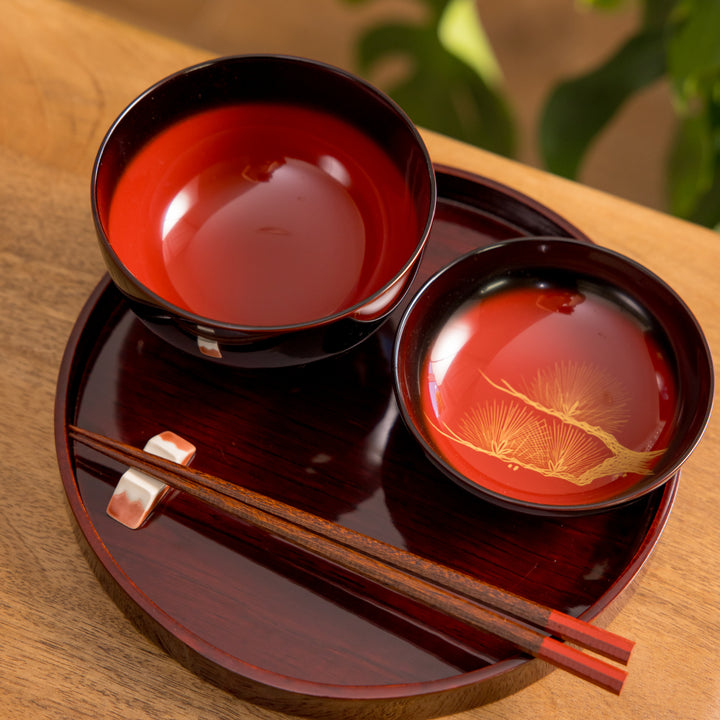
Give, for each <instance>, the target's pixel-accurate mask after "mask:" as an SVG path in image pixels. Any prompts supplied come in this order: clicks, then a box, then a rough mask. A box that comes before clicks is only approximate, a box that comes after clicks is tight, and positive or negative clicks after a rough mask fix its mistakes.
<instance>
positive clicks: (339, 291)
mask: <svg viewBox="0 0 720 720" xmlns="http://www.w3.org/2000/svg"><path fill="white" fill-rule="evenodd" d="M435 201H436V185H435V176H434V171H433V167H432V163H431V162H430V158H429V156H428V153H427V149H426V147H425V145H424V143H423V141H422V139H421V137H420V135H419V133H418V131H417V130H416V128H415V127H414V125H413V124H412V122H411V121H410V120H409V118H408V117H407V116H406V115H405V113H404V112H403V111H402V110H401V108H399V107H398V106H397V105H396V104H395V103H394V102H393V101H392V100H390V99H389V98H387V97H386V96H385V95H384V94H383V93H381V92H380V91H379V90H377V89H376V88H374V87H372V86H371V85H369V84H368V83H366V82H364V81H363V80H361V79H359V78H357V77H354V76H353V75H351V74H349V73H347V72H345V71H343V70H340V69H338V68H334V67H332V66H329V65H326V64H323V63H319V62H315V61H312V60H306V59H303V58H295V57H287V56H278V55H244V56H234V57H225V58H220V59H216V60H212V61H209V62H206V63H202V64H200V65H197V66H193V67H190V68H187V69H185V70H182V71H180V72H178V73H176V74H174V75H172V76H170V77H168V78H165V79H163V80H161V81H160V82H158V83H157V84H155V85H154V86H153V87H151V88H149V89H148V90H147V91H145V92H144V93H143V94H142V95H140V96H139V97H138V98H137V99H136V100H135V101H133V102H132V103H131V104H130V105H129V106H128V107H127V108H126V109H125V110H124V111H123V112H122V114H121V115H120V116H119V117H118V119H117V120H116V121H115V123H114V124H113V125H112V127H111V128H110V129H109V131H108V133H107V135H106V137H105V138H104V140H103V142H102V144H101V146H100V149H99V151H98V155H97V158H96V161H95V165H94V168H93V174H92V210H93V216H94V221H95V226H96V230H97V235H98V239H99V243H100V248H101V251H102V254H103V258H104V261H105V264H106V267H107V269H108V272H109V274H110V276H111V278H112V280H113V282H114V283H115V284H116V285H117V287H118V288H119V289H120V291H121V292H122V293H123V294H124V295H125V297H126V299H127V300H128V302H129V303H130V306H131V308H132V310H133V311H134V312H135V313H136V314H137V315H138V316H139V317H140V319H141V320H143V321H144V322H145V324H146V325H148V327H149V328H150V329H151V330H153V331H154V332H156V333H157V334H158V335H160V336H161V337H162V338H163V339H165V340H166V341H168V342H169V343H171V344H172V345H174V346H175V347H176V348H178V349H180V350H183V351H186V352H190V353H191V354H193V355H196V356H198V357H204V358H209V359H211V360H215V361H217V362H220V363H223V364H228V365H231V366H240V367H248V368H254V367H280V366H289V365H297V364H304V363H307V362H310V361H314V360H319V359H322V358H325V357H329V356H332V355H336V354H338V353H342V352H344V351H346V350H348V349H350V348H352V347H354V346H355V345H357V344H358V343H359V342H361V341H362V340H364V339H365V338H366V337H367V336H368V335H370V334H371V333H372V332H374V331H375V330H376V329H377V328H378V327H379V325H380V324H382V322H383V321H384V320H385V319H386V318H387V317H388V316H389V314H390V313H391V312H392V311H393V310H394V309H395V308H396V307H397V305H398V303H399V302H400V301H401V300H402V299H403V297H404V295H405V294H406V292H407V290H408V288H409V287H410V285H411V283H412V280H413V278H414V275H415V272H416V270H417V267H418V265H419V262H420V260H421V257H422V253H423V249H424V247H425V244H426V241H427V238H428V234H429V230H430V226H431V223H432V219H433V214H434V209H435Z"/></svg>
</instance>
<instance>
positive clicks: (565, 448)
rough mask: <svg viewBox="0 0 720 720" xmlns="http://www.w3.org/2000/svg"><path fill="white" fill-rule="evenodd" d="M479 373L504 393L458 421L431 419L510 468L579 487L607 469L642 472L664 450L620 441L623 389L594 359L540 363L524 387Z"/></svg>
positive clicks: (625, 408) (444, 431) (442, 429)
mask: <svg viewBox="0 0 720 720" xmlns="http://www.w3.org/2000/svg"><path fill="white" fill-rule="evenodd" d="M481 374H482V376H483V377H484V378H485V380H486V381H487V382H488V384H489V385H490V386H491V387H493V388H495V389H496V390H499V391H501V392H502V393H504V394H506V395H508V396H509V397H508V399H507V400H498V399H493V400H491V401H489V402H486V403H480V404H478V405H476V406H475V407H473V408H471V409H470V410H469V411H468V412H467V413H466V414H465V415H464V416H463V417H462V419H461V420H460V422H459V423H458V426H457V428H452V427H450V426H448V425H447V424H443V427H438V425H437V424H436V423H433V424H434V425H435V427H436V429H437V430H438V431H439V432H441V433H442V434H443V435H444V436H445V437H447V438H449V439H451V440H453V441H454V442H456V443H458V444H460V445H463V446H465V447H467V448H470V449H471V450H473V451H475V452H478V453H482V454H485V455H488V456H491V457H494V458H496V459H498V460H502V461H503V462H505V463H507V464H508V465H509V466H510V467H511V468H514V469H517V468H520V467H522V468H524V469H526V470H531V471H534V472H538V473H540V474H541V475H544V476H547V477H557V478H560V479H563V480H567V481H568V482H571V483H573V484H575V485H579V486H582V485H588V484H590V483H591V482H593V481H594V480H597V479H598V478H601V477H605V476H606V475H610V474H617V475H621V474H623V473H639V474H646V473H648V472H649V471H650V469H651V467H652V461H653V460H654V459H655V458H656V457H658V456H659V455H661V454H662V453H663V452H664V450H655V451H651V452H638V451H635V450H631V449H630V448H627V447H625V446H623V445H622V444H621V443H620V441H619V440H618V439H617V438H616V436H615V435H614V434H613V433H614V432H617V430H618V429H619V428H621V427H622V426H623V425H624V424H625V423H626V422H627V421H628V419H629V410H628V398H627V393H626V392H625V391H624V390H623V388H622V386H621V385H620V383H619V382H617V381H616V380H615V378H613V377H612V376H610V375H609V374H608V373H606V372H604V371H601V370H600V369H598V368H596V367H594V366H592V365H589V364H581V363H557V364H556V365H554V366H552V367H551V368H546V369H542V370H540V371H538V373H537V374H536V376H535V377H534V378H533V379H532V380H531V381H530V382H529V383H527V384H525V385H524V386H523V388H524V390H525V392H520V391H519V390H516V389H515V388H514V387H512V386H511V385H510V384H509V383H508V382H507V381H505V380H501V381H500V382H497V383H496V382H494V381H492V380H491V379H490V378H488V377H487V375H485V374H484V373H482V371H481Z"/></svg>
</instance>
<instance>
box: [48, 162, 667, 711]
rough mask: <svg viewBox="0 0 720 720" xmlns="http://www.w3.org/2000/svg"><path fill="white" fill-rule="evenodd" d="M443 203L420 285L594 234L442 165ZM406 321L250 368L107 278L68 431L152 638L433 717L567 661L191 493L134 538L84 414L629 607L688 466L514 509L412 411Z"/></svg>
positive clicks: (214, 466)
mask: <svg viewBox="0 0 720 720" xmlns="http://www.w3.org/2000/svg"><path fill="white" fill-rule="evenodd" d="M436 171H437V177H438V191H439V203H438V210H437V215H436V220H435V224H434V227H433V231H432V234H431V238H430V242H429V245H428V249H427V252H426V255H425V257H424V259H423V264H422V266H421V269H420V273H419V276H418V278H417V280H416V288H417V287H419V285H420V284H421V283H422V282H423V281H424V280H425V279H427V278H428V277H429V276H430V275H431V274H432V273H433V272H435V271H436V270H437V269H439V268H440V267H442V266H443V265H445V264H446V263H448V262H449V261H451V260H452V259H454V258H455V257H457V256H458V255H460V254H462V253H464V252H467V251H469V250H471V249H473V248H475V247H478V246H481V245H486V244H489V243H491V242H494V241H498V240H503V239H507V238H513V237H518V236H524V235H561V236H571V237H576V238H580V239H585V240H587V238H586V237H585V236H584V235H583V234H582V233H581V232H580V231H579V230H577V229H576V228H574V227H572V226H571V225H570V224H569V223H567V222H566V221H564V220H563V219H562V218H560V217H558V216H557V215H556V214H555V213H553V212H552V211H550V210H548V209H547V208H544V207H542V206H541V205H539V204H538V203H536V202H534V201H533V200H531V199H530V198H527V197H525V196H523V195H520V194H518V193H516V192H515V191H513V190H511V189H510V188H507V187H504V186H501V185H498V184H496V183H494V182H492V181H489V180H486V179H483V178H480V177H477V176H471V175H467V174H465V173H462V172H460V171H456V170H453V169H450V168H446V167H438V168H437V169H436ZM401 311H402V309H400V310H399V311H398V312H397V313H395V315H394V316H393V317H392V318H391V319H390V320H389V321H388V322H387V323H386V324H385V325H384V326H383V327H382V328H381V330H380V331H379V332H378V333H376V334H375V335H374V336H372V337H371V338H370V339H369V340H368V341H367V342H365V343H364V344H363V345H362V346H361V347H359V348H357V349H355V350H353V351H351V352H350V353H348V354H346V355H345V356H343V357H340V358H335V359H332V360H327V361H322V362H320V363H316V364H311V365H308V366H305V367H300V368H292V369H289V370H272V371H257V370H254V371H239V370H235V369H229V368H224V367H221V366H219V365H215V364H211V363H209V362H206V361H201V360H197V359H195V358H192V357H189V356H185V355H181V354H179V353H177V352H176V351H174V350H173V349H172V348H170V347H168V346H167V345H165V344H164V343H162V342H161V341H160V340H158V339H157V338H156V337H155V336H154V335H153V334H152V333H150V332H149V331H148V330H147V329H146V328H145V327H144V325H142V324H141V323H140V322H139V321H138V320H137V319H136V318H135V317H134V316H133V315H132V314H131V313H130V311H129V310H128V308H127V306H126V304H125V302H124V300H123V299H122V297H121V296H120V295H119V293H118V292H117V291H116V290H115V288H114V287H113V286H112V285H111V284H110V282H109V280H108V279H107V278H104V279H103V280H102V281H101V282H100V284H99V285H98V287H97V288H96V290H95V291H94V292H93V294H92V296H91V297H90V298H89V300H88V302H87V304H86V307H85V308H84V310H83V312H82V314H81V315H80V317H79V319H78V322H77V325H76V327H75V329H74V331H73V334H72V336H71V338H70V340H69V343H68V347H67V350H66V354H65V357H64V360H63V363H62V367H61V370H60V377H59V382H58V395H57V403H56V420H55V424H56V438H57V452H58V460H59V466H60V470H61V475H62V480H63V483H64V487H65V491H66V494H67V498H68V501H69V506H70V509H71V516H72V518H73V520H74V523H75V526H76V530H77V535H78V538H79V540H80V542H81V545H82V546H83V548H84V550H85V551H86V554H87V556H88V559H89V561H90V563H91V565H92V567H93V569H94V570H95V571H96V573H97V575H98V577H99V579H100V580H101V582H102V583H103V585H104V587H105V588H106V590H107V591H108V592H109V593H110V594H111V596H112V597H113V598H114V599H115V601H116V602H117V603H118V605H119V606H120V607H121V608H122V609H123V610H124V611H125V612H126V613H127V614H128V616H129V617H130V618H131V619H133V620H134V621H135V622H136V623H137V625H138V626H139V627H140V628H141V630H142V631H143V632H145V633H147V634H148V635H149V636H150V637H152V638H153V639H155V640H156V641H158V642H159V643H160V644H161V645H162V647H164V648H165V649H166V650H167V651H168V652H169V653H170V654H171V655H172V656H173V657H175V658H176V659H178V660H179V661H180V662H182V663H183V664H185V665H186V666H188V667H189V668H190V669H191V670H193V671H194V672H196V673H198V674H199V675H201V676H203V677H205V678H206V679H208V680H210V681H212V682H215V683H217V684H219V685H220V686H222V687H224V688H226V689H228V690H230V691H232V692H236V693H238V694H241V695H243V696H244V697H246V698H249V699H251V700H253V701H255V702H258V703H262V704H267V705H269V706H272V707H275V708H278V709H281V710H285V711H288V712H294V713H297V714H307V715H321V714H327V713H342V714H343V715H344V716H345V715H347V716H353V717H355V716H357V717H360V716H365V715H367V716H368V717H371V716H373V715H374V713H375V712H379V706H382V711H383V712H387V713H391V714H392V715H391V716H392V717H402V716H407V717H414V718H419V717H423V716H424V717H431V716H437V715H441V714H447V713H450V712H457V711H459V710H462V709H465V708H468V707H471V706H473V705H477V704H479V703H484V702H489V701H492V700H494V699H497V698H499V697H502V696H504V695H507V694H509V693H511V692H514V691H516V690H518V689H520V688H521V687H524V686H525V685H527V684H528V683H530V682H533V681H535V680H536V679H538V678H539V677H541V676H542V675H543V674H545V673H546V672H547V671H548V670H549V668H548V667H547V666H545V664H544V663H541V662H539V661H537V660H530V659H529V658H527V657H525V656H523V655H521V654H518V652H517V651H516V650H515V649H514V648H513V647H512V646H510V645H508V644H507V643H504V642H502V641H499V640H497V639H495V638H492V637H488V636H486V635H483V634H481V633H477V632H472V631H469V630H468V629H467V628H466V627H464V626H462V625H460V624H459V623H456V622H454V621H452V620H448V619H447V618H444V617H442V616H439V615H438V614H436V613H433V612H430V611H427V610H425V609H423V608H421V607H418V606H416V605H414V604H413V603H412V602H410V601H408V600H406V599H404V598H400V597H397V596H395V595H393V594H392V593H390V592H389V591H386V590H382V589H380V588H378V587H376V586H373V585H371V584H370V583H368V582H366V581H363V580H360V579H358V578H356V577H353V576H351V575H349V574H347V573H345V572H343V571H342V570H340V569H338V568H337V567H334V566H332V565H331V564H329V563H327V562H324V561H321V560H320V559H318V558H315V557H311V556H308V555H307V554H305V553H303V552H300V551H296V550H294V549H293V548H291V547H289V546H288V545H287V544H286V543H283V542H281V541H279V540H276V539H274V538H272V537H269V536H268V535H266V534H265V533H262V532H260V531H257V530H254V529H252V528H249V527H247V526H245V525H244V524H242V523H241V522H238V521H235V520H232V519H230V518H228V517H225V516H222V515H220V514H218V513H216V512H215V511H212V510H209V509H208V508H206V507H203V506H201V505H200V504H199V503H197V502H195V501H194V500H192V499H190V498H188V497H186V496H181V495H178V494H175V495H172V496H171V497H170V498H169V499H168V501H167V502H166V503H165V504H164V505H163V507H162V511H161V512H157V513H156V514H155V516H154V517H153V518H152V520H151V521H150V523H149V524H148V525H147V526H146V527H144V528H143V529H141V530H139V531H132V530H128V529H127V528H125V527H123V526H121V525H120V524H118V523H117V522H115V521H113V520H111V519H110V518H109V517H107V515H106V514H105V508H106V506H107V503H108V500H109V498H110V495H111V493H112V491H113V488H114V486H115V484H116V483H117V480H118V479H119V476H120V474H121V473H122V472H123V470H124V468H122V467H121V466H119V465H117V464H116V463H114V462H112V461H109V460H107V459H105V458H103V457H101V456H100V455H98V454H96V453H94V452H92V451H90V450H87V449H85V448H82V447H80V446H74V445H72V444H71V443H70V442H69V441H68V439H67V433H66V428H67V424H68V423H76V424H78V425H80V426H82V427H85V428H87V429H89V430H94V431H96V432H101V433H104V434H106V435H109V436H112V437H115V438H118V439H121V440H123V441H125V442H127V443H131V444H134V445H136V446H140V447H142V446H143V445H144V444H145V442H146V441H147V439H148V438H149V437H150V436H152V435H154V434H156V433H158V432H160V431H162V430H172V431H174V432H176V433H178V434H179V435H181V436H182V437H185V438H187V439H188V440H190V441H191V442H192V443H194V444H195V445H196V446H197V448H198V451H197V456H196V458H195V460H194V461H193V467H196V468H198V469H201V470H204V471H206V472H209V473H213V474H216V475H220V476H222V477H225V478H227V479H232V480H234V481H237V482H238V483H240V484H243V485H245V486H247V487H250V488H252V489H255V490H259V491H260V492H263V493H265V494H267V495H271V496H273V497H277V498H280V499H282V500H284V501H286V502H289V503H291V504H294V505H296V506H298V507H301V508H303V509H305V510H309V511H311V512H314V513H317V514H318V515H321V516H323V517H326V518H328V519H332V520H335V521H337V522H339V523H341V524H343V525H345V526H347V527H351V528H354V529H356V530H359V531H361V532H364V533H366V534H369V535H373V536H375V537H378V538H380V539H382V540H384V541H386V542H390V543H394V544H397V545H399V546H402V547H405V548H408V549H410V550H412V551H414V552H417V553H419V554H421V555H424V556H427V557H430V558H432V559H434V560H438V561H440V562H444V563H447V564H448V565H451V566H453V567H456V568H458V569H460V570H463V571H465V572H468V573H470V574H474V575H477V576H478V577H481V578H483V579H486V580H488V581H490V582H493V583H495V584H498V585H500V586H502V587H505V588H507V589H509V590H512V591H513V592H516V593H520V594H523V595H526V596H527V597H529V598H532V599H534V600H537V601H539V602H542V603H545V604H547V605H550V606H552V607H554V608H557V609H559V610H562V611H565V612H569V613H571V614H574V615H582V616H583V617H584V618H586V619H593V618H599V617H600V616H601V615H603V616H604V617H608V616H609V615H612V614H614V613H616V612H617V611H618V610H619V608H620V606H621V605H622V602H621V601H620V595H621V594H624V591H625V590H626V589H628V588H629V587H630V586H631V585H632V583H633V582H634V581H636V579H637V576H638V573H639V571H640V570H641V568H642V567H643V565H644V564H645V562H646V560H647V559H648V557H649V556H650V554H651V552H652V549H653V547H654V545H655V543H656V542H657V540H658V538H659V536H660V534H661V532H662V529H663V527H664V524H665V521H666V520H667V517H668V515H669V513H670V510H671V507H672V502H673V499H674V495H675V491H676V487H677V483H678V478H677V477H676V478H675V479H674V480H673V481H672V482H670V483H668V484H667V485H666V486H665V487H664V488H661V489H660V490H658V491H656V492H654V493H652V494H650V495H647V496H645V497H644V498H642V499H640V500H638V501H636V502H635V503H633V504H631V505H627V506H625V507H623V508H620V509H616V510H614V511H612V512H607V513H603V514H598V515H592V516H587V517H579V518H564V519H553V518H542V517H533V516H528V515H523V514H520V513H516V512H512V511H508V510H502V509H499V508H497V507H494V506H492V505H489V504H487V503H485V502H484V501H482V500H480V499H478V498H476V497H474V496H471V495H470V494H468V493H466V492H465V491H463V490H462V489H460V488H458V487H457V486H455V485H454V484H453V483H451V482H450V481H448V480H446V479H445V478H444V477H443V476H442V475H440V474H439V473H438V471H436V470H435V469H434V468H433V467H432V466H431V465H430V463H429V462H428V461H427V460H426V459H425V458H424V456H423V455H422V453H421V451H420V450H419V449H418V447H417V446H416V445H415V444H414V441H413V440H412V438H411V437H410V435H409V433H408V432H407V431H406V429H405V428H404V426H403V425H402V422H401V420H400V418H399V416H398V411H397V407H396V405H395V401H394V397H393V393H392V387H391V368H390V357H391V349H392V343H393V333H394V330H395V327H396V324H397V321H398V319H399V315H400V313H401Z"/></svg>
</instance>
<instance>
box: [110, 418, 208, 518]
mask: <svg viewBox="0 0 720 720" xmlns="http://www.w3.org/2000/svg"><path fill="white" fill-rule="evenodd" d="M144 450H145V452H147V453H151V454H152V455H157V456H158V457H161V458H165V459H166V460H172V461H173V462H176V463H178V464H179V465H188V464H189V463H190V461H191V460H192V459H193V457H194V455H195V446H194V445H192V444H191V443H189V442H188V441H187V440H184V439H183V438H181V437H180V436H179V435H176V434H175V433H173V432H170V431H165V432H162V433H160V434H158V435H154V436H153V437H151V438H150V440H148V441H147V443H146V445H145V447H144ZM167 491H168V486H167V485H165V484H164V483H162V482H161V481H160V480H156V479H155V478H153V477H151V476H150V475H148V474H147V473H144V472H142V471H140V470H136V469H134V468H130V469H129V470H126V471H125V472H124V473H123V475H122V477H121V478H120V481H119V482H118V484H117V487H116V488H115V491H114V492H113V494H112V497H111V498H110V502H109V503H108V506H107V514H108V515H109V516H110V517H111V518H113V519H114V520H117V521H118V522H119V523H122V524H123V525H125V526H126V527H129V528H130V529H132V530H137V529H138V528H139V527H141V526H142V524H143V523H144V522H145V521H146V520H147V519H148V517H149V516H150V515H151V513H152V512H153V510H154V509H155V508H156V507H157V505H158V503H159V502H160V500H162V498H163V497H164V495H165V493H166V492H167Z"/></svg>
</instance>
